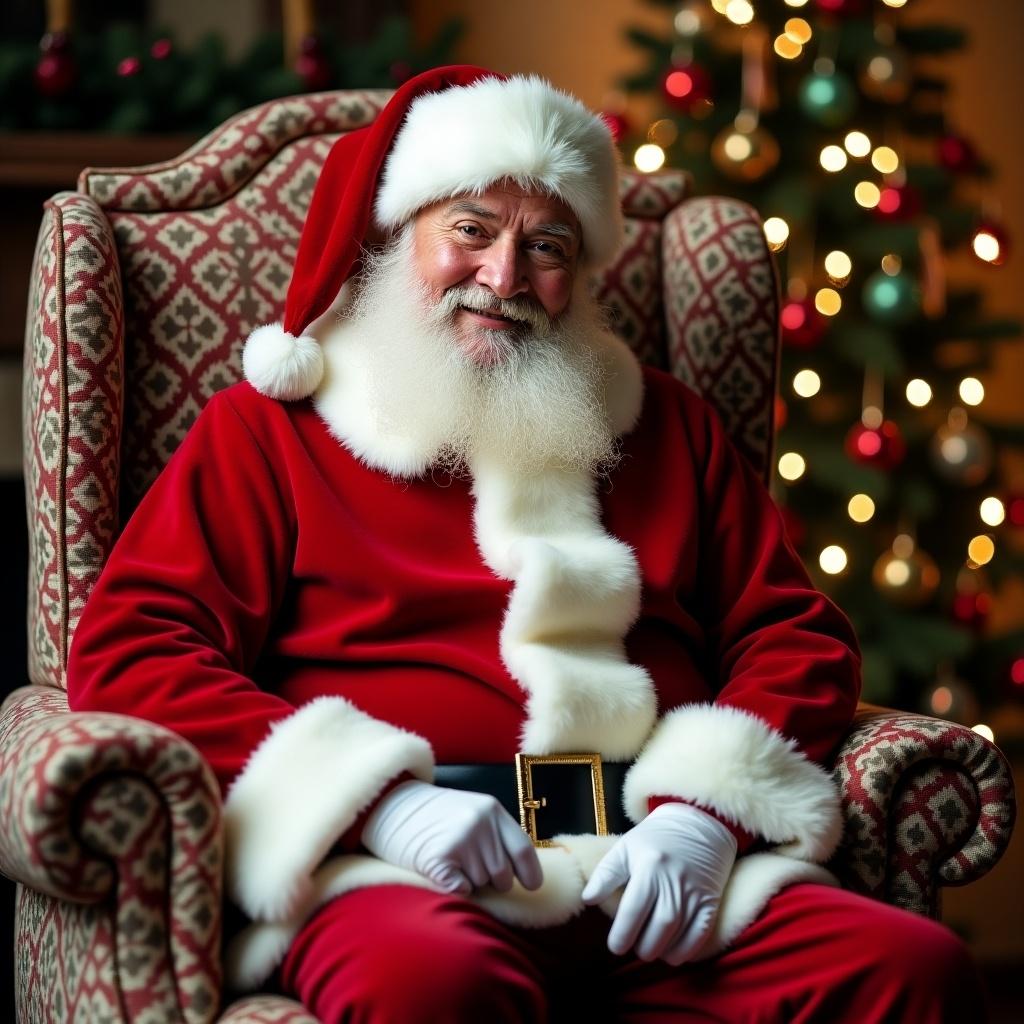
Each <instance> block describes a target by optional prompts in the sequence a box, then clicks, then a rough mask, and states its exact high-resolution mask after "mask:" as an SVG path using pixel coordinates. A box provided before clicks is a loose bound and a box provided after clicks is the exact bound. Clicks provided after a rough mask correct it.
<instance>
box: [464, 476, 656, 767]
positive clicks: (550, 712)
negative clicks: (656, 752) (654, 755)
mask: <svg viewBox="0 0 1024 1024" xmlns="http://www.w3.org/2000/svg"><path fill="white" fill-rule="evenodd" d="M594 490H595V483H594V480H593V479H592V478H591V477H590V476H589V475H586V474H583V473H578V472H569V471H564V470H554V469H553V470H549V471H546V472H543V473H539V474H536V475H531V476H521V477H520V476H515V475H513V474H510V473H509V472H508V471H507V470H503V469H501V468H494V467H485V466H482V465H474V467H473V493H474V495H475V497H476V509H475V524H476V540H477V545H478V547H479V548H480V551H481V553H482V554H483V556H484V559H485V561H486V562H487V564H488V565H489V566H490V567H491V569H493V570H494V572H495V573H496V574H497V575H499V576H502V577H504V578H505V579H512V580H515V587H514V588H513V590H512V594H511V596H510V598H509V603H508V608H507V609H506V612H505V620H504V623H503V625H502V629H501V656H502V660H503V661H504V662H505V666H506V667H507V668H508V670H509V672H510V673H511V674H512V676H513V677H514V678H515V680H516V681H517V682H518V683H519V685H520V686H522V688H523V689H524V690H525V691H526V693H527V694H528V699H527V702H526V720H525V722H524V724H523V728H522V733H521V744H522V749H523V750H525V751H527V752H529V753H531V754H551V753H558V752H562V753H566V752H571V751H578V750H584V751H596V752H597V753H599V754H601V756H602V757H606V758H608V759H609V760H613V761H625V760H629V759H630V758H632V757H634V756H635V755H636V753H637V751H638V750H639V749H640V747H641V746H642V744H643V742H644V740H645V739H646V738H647V736H648V735H649V733H650V731H651V727H652V726H653V725H654V719H655V715H656V713H657V702H656V698H655V694H654V685H653V683H652V682H651V678H650V676H649V675H648V673H647V671H646V670H645V669H643V668H641V667H640V666H638V665H632V664H630V663H629V662H628V661H627V660H626V653H625V647H624V643H623V640H624V638H625V635H626V632H627V631H628V629H629V627H630V626H631V625H632V624H633V622H634V621H635V619H636V617H637V615H638V614H639V610H640V570H639V568H638V566H637V563H636V557H635V555H634V554H633V551H632V550H631V549H630V548H629V547H628V546H627V545H626V544H623V543H622V542H621V541H619V540H616V539H615V538H614V537H611V536H610V535H609V534H608V533H607V531H606V530H605V529H604V527H603V525H602V524H601V521H600V509H599V506H598V502H597V497H596V495H595V493H594Z"/></svg>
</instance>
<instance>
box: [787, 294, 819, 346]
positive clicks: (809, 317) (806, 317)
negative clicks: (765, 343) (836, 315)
mask: <svg viewBox="0 0 1024 1024" xmlns="http://www.w3.org/2000/svg"><path fill="white" fill-rule="evenodd" d="M779 320H780V322H781V323H782V343H783V345H786V346H787V347H788V348H814V347H815V346H816V345H817V344H818V342H820V341H821V339H822V337H823V336H824V334H825V328H826V326H827V322H826V320H825V318H824V317H823V316H822V315H821V314H820V313H819V312H818V311H817V309H815V308H814V301H813V300H812V299H810V298H806V299H789V300H788V301H787V302H786V303H784V305H783V307H782V312H781V313H780V314H779Z"/></svg>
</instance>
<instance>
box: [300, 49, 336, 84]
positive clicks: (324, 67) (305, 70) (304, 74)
mask: <svg viewBox="0 0 1024 1024" xmlns="http://www.w3.org/2000/svg"><path fill="white" fill-rule="evenodd" d="M295 73H296V74H297V75H298V76H299V78H301V79H302V84H303V86H304V87H305V88H306V89H307V90H308V91H309V92H318V91H319V90H321V89H326V88H327V87H328V86H329V85H330V84H331V79H332V78H333V77H334V69H333V68H332V67H331V62H330V61H329V60H328V59H327V58H326V57H325V56H324V52H323V49H322V48H321V46H320V40H319V39H317V37H316V36H306V37H305V38H304V39H303V40H302V42H301V43H299V55H298V57H297V58H296V59H295Z"/></svg>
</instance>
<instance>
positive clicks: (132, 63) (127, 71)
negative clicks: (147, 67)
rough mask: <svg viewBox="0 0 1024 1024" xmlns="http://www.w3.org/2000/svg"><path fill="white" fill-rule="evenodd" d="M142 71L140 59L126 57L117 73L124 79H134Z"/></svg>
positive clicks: (120, 63)
mask: <svg viewBox="0 0 1024 1024" xmlns="http://www.w3.org/2000/svg"><path fill="white" fill-rule="evenodd" d="M141 70H142V61H141V60H139V58H138V57H125V58H124V60H122V61H119V62H118V65H117V73H118V74H119V75H120V76H121V77H122V78H134V77H135V76H136V75H137V74H138V73H139V72H140V71H141Z"/></svg>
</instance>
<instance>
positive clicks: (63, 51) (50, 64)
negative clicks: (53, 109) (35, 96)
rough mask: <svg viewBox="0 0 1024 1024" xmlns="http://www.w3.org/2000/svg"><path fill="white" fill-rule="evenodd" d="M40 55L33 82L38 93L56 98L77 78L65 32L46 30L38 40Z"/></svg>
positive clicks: (75, 65) (69, 87) (76, 70)
mask: <svg viewBox="0 0 1024 1024" xmlns="http://www.w3.org/2000/svg"><path fill="white" fill-rule="evenodd" d="M39 49H40V50H41V51H42V56H41V57H40V58H39V63H38V64H36V69H35V82H36V89H37V90H38V91H39V93H40V95H42V96H48V97H50V98H51V99H56V98H57V97H59V96H63V95H64V94H65V93H67V92H68V91H69V90H70V89H71V87H72V86H73V85H74V84H75V81H76V80H77V78H78V65H77V64H75V58H74V57H73V56H72V55H71V44H70V40H69V39H68V34H67V32H47V33H46V35H45V36H43V38H42V39H41V40H40V41H39Z"/></svg>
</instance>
